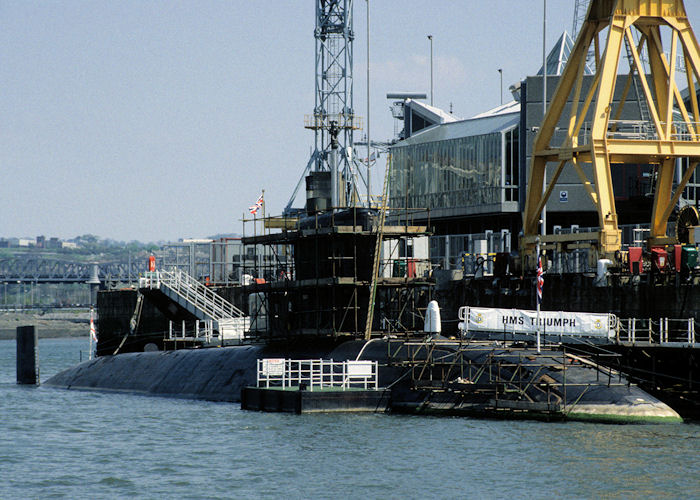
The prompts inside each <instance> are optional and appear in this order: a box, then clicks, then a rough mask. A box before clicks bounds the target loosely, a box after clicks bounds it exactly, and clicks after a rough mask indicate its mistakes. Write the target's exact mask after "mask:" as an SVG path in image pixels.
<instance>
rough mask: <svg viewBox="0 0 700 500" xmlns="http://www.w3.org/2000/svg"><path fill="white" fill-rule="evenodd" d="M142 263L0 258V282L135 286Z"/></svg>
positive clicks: (141, 269)
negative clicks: (126, 284)
mask: <svg viewBox="0 0 700 500" xmlns="http://www.w3.org/2000/svg"><path fill="white" fill-rule="evenodd" d="M143 271H144V268H143V262H141V261H138V262H131V263H128V262H118V261H112V262H71V261H64V260H58V259H45V258H42V257H40V256H36V257H34V256H32V257H22V258H8V259H0V282H4V283H13V284H28V283H34V284H39V283H55V284H62V283H65V284H68V283H87V284H94V285H97V284H101V285H103V286H108V285H110V284H117V283H136V282H137V281H138V278H139V272H143Z"/></svg>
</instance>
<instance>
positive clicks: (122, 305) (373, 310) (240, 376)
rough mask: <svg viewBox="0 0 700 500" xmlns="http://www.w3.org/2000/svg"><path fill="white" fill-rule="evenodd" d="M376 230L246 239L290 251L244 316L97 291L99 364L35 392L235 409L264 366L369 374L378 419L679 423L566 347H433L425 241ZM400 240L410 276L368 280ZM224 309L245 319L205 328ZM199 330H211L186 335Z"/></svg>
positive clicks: (326, 226) (198, 299) (319, 226)
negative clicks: (336, 365) (298, 364)
mask: <svg viewBox="0 0 700 500" xmlns="http://www.w3.org/2000/svg"><path fill="white" fill-rule="evenodd" d="M382 222H383V221H382V219H381V216H380V214H379V213H377V212H376V211H371V210H366V209H357V208H356V209H349V210H345V211H342V212H329V213H328V214H325V216H323V217H318V216H313V217H306V218H304V219H303V220H302V221H301V222H300V223H299V224H298V226H295V227H293V228H290V229H287V230H283V231H282V232H281V233H273V234H267V235H265V234H263V235H254V236H249V237H248V238H246V242H247V243H249V244H252V245H260V244H267V245H275V246H276V248H279V245H281V244H284V245H288V246H289V247H291V248H288V249H287V250H288V251H287V253H286V254H287V255H290V256H292V258H291V259H290V261H288V262H284V263H280V262H278V261H277V262H272V263H271V265H272V266H273V267H274V266H282V267H283V268H284V272H280V269H278V268H277V267H274V268H273V269H268V270H265V269H262V270H259V275H260V276H266V277H267V279H265V280H263V279H260V280H251V281H250V282H249V284H247V285H246V286H243V287H242V289H243V290H242V291H241V290H238V292H239V293H238V297H239V302H240V303H241V307H245V306H246V305H247V306H248V307H247V309H246V310H243V309H240V310H239V309H237V308H236V307H235V306H233V304H231V303H229V302H227V301H226V300H225V299H224V298H223V296H224V295H227V294H228V296H229V297H232V296H233V295H232V291H231V290H230V289H225V288H224V289H221V290H219V289H213V287H210V286H205V285H204V284H202V283H199V282H197V280H194V279H192V278H189V277H188V278H186V277H184V276H183V275H182V274H177V273H175V272H167V271H162V272H161V271H157V270H156V271H150V272H149V273H146V275H145V277H144V278H142V280H141V282H140V285H139V288H138V289H136V290H134V289H127V290H112V291H101V292H100V293H99V294H98V325H99V333H98V346H97V352H98V356H97V357H96V358H95V359H92V360H88V361H85V362H83V363H81V364H79V365H77V366H74V367H72V368H69V369H67V370H65V371H63V372H61V373H58V374H56V375H55V376H53V377H52V378H51V379H49V380H48V381H47V382H46V384H45V385H47V386H50V387H55V388H63V389H69V390H96V391H110V392H123V393H131V394H141V395H147V396H163V397H178V398H188V399H200V400H208V401H222V402H230V403H241V402H242V395H243V394H244V393H245V391H246V389H247V388H255V387H259V386H260V383H259V382H260V376H261V362H262V361H264V360H292V361H293V360H321V361H323V360H328V361H329V362H330V361H331V360H333V361H343V362H345V361H354V362H359V361H372V362H376V364H377V367H378V368H377V374H376V377H377V379H376V386H377V391H380V392H381V395H382V397H383V399H384V401H385V404H383V405H382V406H381V407H377V411H389V412H394V413H410V414H431V415H458V416H469V417H485V418H534V419H542V420H586V421H598V422H615V423H622V422H624V423H652V422H653V423H658V422H681V421H682V419H681V417H680V416H679V414H678V413H676V412H675V411H674V410H673V409H671V408H670V407H669V406H668V405H666V404H665V403H663V402H661V401H659V400H658V399H656V398H654V397H652V396H651V395H649V394H647V393H646V392H644V391H643V390H641V389H640V388H639V387H637V386H636V385H634V384H632V383H630V382H629V381H628V380H627V379H626V378H625V376H624V375H623V374H622V373H620V372H619V371H615V370H614V369H612V368H610V367H606V366H604V365H603V364H600V363H597V362H595V361H594V360H593V359H592V358H591V357H590V356H588V355H586V354H584V353H581V352H576V351H575V350H574V349H573V348H571V347H566V346H563V345H562V344H547V345H544V346H542V347H541V349H538V348H537V347H535V345H534V344H533V343H532V342H524V341H522V340H506V339H503V340H494V339H476V338H470V337H468V336H466V335H464V334H459V335H457V336H443V335H442V333H441V331H442V328H441V321H440V314H439V312H440V311H439V306H438V304H437V302H435V301H433V300H432V289H433V287H434V280H432V278H431V277H430V275H429V273H428V272H426V273H425V274H421V273H419V270H420V268H421V266H420V262H419V259H418V256H419V255H420V253H419V252H418V249H419V248H420V246H421V238H424V237H425V234H426V232H427V229H426V228H425V227H421V226H411V225H408V224H405V223H404V224H403V225H401V226H399V225H397V226H386V225H385V226H384V227H381V226H382ZM378 235H381V236H378ZM378 239H380V241H378ZM396 241H403V242H404V248H407V247H409V246H413V248H414V249H416V251H415V253H414V257H412V258H411V259H413V260H412V261H410V262H411V264H412V265H411V266H408V265H406V266H405V267H401V266H397V265H395V263H396V262H399V263H401V262H406V261H405V260H401V259H402V258H401V257H396V258H395V259H393V262H392V259H387V262H386V263H384V265H383V266H376V267H375V266H374V265H373V264H374V255H380V254H383V255H384V256H391V255H392V249H393V248H395V247H396V246H398V245H394V243H393V242H396ZM407 241H412V244H411V245H408V244H406V242H407ZM368 248H370V249H372V248H374V249H375V252H376V254H375V253H373V252H372V251H371V250H370V251H369V252H368V251H367V249H368ZM349 256H350V258H347V257H349ZM394 270H398V272H399V273H400V276H396V275H395V273H394ZM177 276H179V278H178V279H176V277H177ZM186 285H187V286H186ZM245 298H248V299H249V300H248V301H246V300H245ZM246 302H247V303H246ZM225 304H228V306H230V307H229V309H228V310H229V311H233V312H235V311H237V310H238V311H240V313H241V314H243V316H242V317H241V318H223V317H217V318H214V316H216V315H217V314H219V315H222V314H223V312H222V311H223V310H224V309H225V307H224V306H225ZM228 306H227V307H228ZM217 311H218V313H217ZM203 318H208V319H205V320H204V322H205V323H207V324H208V325H209V326H210V328H209V329H207V328H202V329H198V328H197V327H195V326H193V325H195V324H197V322H199V321H202V319H203ZM235 321H238V323H235ZM173 324H175V325H183V329H182V330H181V331H179V330H178V329H175V330H174V329H173ZM236 324H237V325H238V326H237V327H236V326H235V325H236ZM236 331H238V333H237V334H236V333H235V332H236ZM313 384H314V381H313V379H309V380H308V381H307V382H305V383H302V382H301V381H300V383H298V384H296V385H292V386H291V387H287V390H289V391H293V392H296V393H303V392H306V393H309V392H312V391H313V389H314V387H308V386H307V385H311V386H313ZM329 389H333V388H332V387H331V388H329V387H326V388H324V390H326V391H328V390H329ZM244 407H245V406H244ZM318 409H319V410H321V411H323V410H327V411H333V410H334V409H333V408H329V407H325V408H323V407H322V408H318Z"/></svg>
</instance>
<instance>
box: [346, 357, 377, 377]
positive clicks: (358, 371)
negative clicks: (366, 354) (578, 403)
mask: <svg viewBox="0 0 700 500" xmlns="http://www.w3.org/2000/svg"><path fill="white" fill-rule="evenodd" d="M347 365H348V377H371V376H372V365H374V362H372V361H347Z"/></svg>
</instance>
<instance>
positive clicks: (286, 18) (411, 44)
mask: <svg viewBox="0 0 700 500" xmlns="http://www.w3.org/2000/svg"><path fill="white" fill-rule="evenodd" d="M354 3H355V7H354V8H355V23H354V28H355V33H356V39H355V44H354V51H355V65H354V74H355V80H354V82H355V100H354V107H355V111H356V114H360V115H362V116H365V115H366V90H365V89H366V76H365V75H366V44H365V40H366V38H365V37H366V24H365V19H366V2H365V0H355V2H354ZM542 4H543V2H542V0H462V1H456V0H452V1H447V0H430V1H427V0H423V1H418V0H401V1H390V0H371V24H372V26H371V38H372V41H371V74H372V76H371V86H370V88H371V112H372V115H371V120H372V138H373V139H376V140H386V139H389V138H391V136H392V135H393V129H394V126H393V122H392V119H391V115H390V113H389V108H388V107H389V104H390V103H389V101H387V99H386V93H387V92H389V91H396V90H410V91H423V92H429V88H430V74H429V67H430V61H429V56H430V51H429V42H428V40H427V38H426V35H428V34H432V35H433V43H434V60H435V64H434V65H435V104H436V105H437V106H440V107H442V108H444V109H449V107H450V103H452V104H453V108H454V113H455V114H456V115H459V116H462V117H469V116H472V115H474V114H477V113H479V112H482V111H484V110H486V109H489V108H491V107H494V106H497V105H498V104H499V103H500V98H499V75H498V68H503V75H504V93H505V94H507V88H508V86H509V84H511V83H514V82H516V81H518V80H520V79H521V78H523V77H525V76H527V75H530V74H534V73H536V72H537V70H538V69H539V67H540V64H541V59H542ZM686 4H687V7H688V9H689V16H690V20H691V23H694V25H695V27H696V29H697V25H698V23H700V5H699V4H700V2H697V1H692V0H691V1H688V2H686ZM314 5H315V3H314V1H313V0H293V1H292V0H254V1H250V0H247V1H239V0H235V1H234V0H230V1H211V0H197V1H165V0H163V1H147V0H139V1H128V0H120V1H113V0H110V1H97V0H94V1H87V0H85V1H71V0H62V1H48V0H44V1H33V0H0V171H1V172H2V174H3V176H2V181H0V236H36V235H40V234H43V235H46V236H59V237H62V238H70V237H73V236H76V235H80V234H85V233H93V234H97V235H99V236H101V237H105V238H107V237H109V238H114V239H119V240H132V239H138V240H142V241H156V240H174V239H177V238H181V237H204V236H207V235H212V234H216V233H229V232H240V231H241V223H240V219H241V217H242V214H243V213H244V212H245V211H246V208H247V207H248V206H249V205H251V204H252V203H253V202H254V201H255V199H256V198H257V197H258V195H259V194H260V191H261V190H262V189H264V190H265V198H266V206H267V211H268V212H271V213H279V212H280V211H281V209H282V208H283V207H284V206H285V205H286V203H287V201H288V199H289V197H290V195H291V193H292V190H293V188H294V185H295V184H296V182H297V181H298V179H299V177H300V176H301V174H302V171H303V168H304V167H305V165H306V163H307V161H308V158H309V154H310V147H311V145H312V144H313V133H312V132H311V131H308V130H306V129H304V128H303V123H304V115H305V114H309V113H312V111H313V106H314V37H313V30H314ZM573 6H574V1H573V0H549V2H548V13H547V26H548V29H547V38H548V43H549V45H551V44H553V43H554V41H555V40H556V39H557V38H558V37H559V35H560V34H561V32H562V31H563V30H565V29H566V30H568V31H571V25H572V20H573ZM504 98H505V99H506V100H508V96H507V95H505V96H504ZM374 179H376V180H377V181H378V182H377V183H376V184H375V186H374V188H375V189H374V190H375V192H379V190H380V186H379V183H380V175H378V174H377V175H375V176H374ZM302 198H303V193H302V196H300V197H299V202H298V203H297V205H301V203H303V199H302Z"/></svg>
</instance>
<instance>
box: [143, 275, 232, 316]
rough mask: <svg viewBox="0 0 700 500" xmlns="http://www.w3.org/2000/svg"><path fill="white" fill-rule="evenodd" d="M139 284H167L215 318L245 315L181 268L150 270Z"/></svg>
mask: <svg viewBox="0 0 700 500" xmlns="http://www.w3.org/2000/svg"><path fill="white" fill-rule="evenodd" d="M139 285H140V286H141V287H144V288H160V287H161V286H166V287H168V288H169V289H171V290H172V291H173V292H174V293H176V294H177V295H179V296H180V297H182V298H183V299H185V300H186V301H188V302H189V303H191V304H192V305H194V306H195V307H198V308H200V309H202V310H203V311H205V312H206V313H208V314H209V315H210V316H212V317H213V318H223V319H231V318H242V317H245V313H244V312H243V311H241V310H240V309H238V308H237V307H236V306H234V305H233V304H231V303H230V302H228V301H227V300H225V299H224V298H223V297H221V296H220V295H218V294H217V293H215V292H214V291H212V290H210V289H209V288H207V287H206V286H204V285H202V284H201V283H200V282H199V281H197V280H196V279H194V278H192V277H191V276H189V275H188V274H187V273H184V272H183V271H180V270H175V271H151V272H148V273H146V275H145V277H143V278H141V280H140V284H139Z"/></svg>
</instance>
